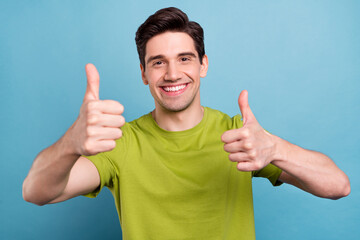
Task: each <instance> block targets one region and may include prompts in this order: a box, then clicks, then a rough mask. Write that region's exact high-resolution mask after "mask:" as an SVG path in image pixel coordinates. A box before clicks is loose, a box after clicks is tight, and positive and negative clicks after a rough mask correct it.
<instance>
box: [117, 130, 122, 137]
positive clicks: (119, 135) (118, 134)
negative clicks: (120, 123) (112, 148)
mask: <svg viewBox="0 0 360 240" xmlns="http://www.w3.org/2000/svg"><path fill="white" fill-rule="evenodd" d="M121 137H122V131H121V129H120V128H117V132H116V138H117V139H118V138H121Z"/></svg>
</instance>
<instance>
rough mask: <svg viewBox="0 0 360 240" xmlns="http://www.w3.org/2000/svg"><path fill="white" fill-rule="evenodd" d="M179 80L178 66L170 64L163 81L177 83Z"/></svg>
mask: <svg viewBox="0 0 360 240" xmlns="http://www.w3.org/2000/svg"><path fill="white" fill-rule="evenodd" d="M179 79H181V71H180V69H179V66H177V65H176V63H174V62H170V63H169V64H168V66H167V69H166V74H165V80H166V81H177V80H179Z"/></svg>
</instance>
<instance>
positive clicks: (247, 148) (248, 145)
mask: <svg viewBox="0 0 360 240" xmlns="http://www.w3.org/2000/svg"><path fill="white" fill-rule="evenodd" d="M244 148H245V149H246V150H251V149H252V148H253V143H252V142H249V141H247V142H245V143H244Z"/></svg>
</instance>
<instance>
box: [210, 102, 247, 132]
mask: <svg viewBox="0 0 360 240" xmlns="http://www.w3.org/2000/svg"><path fill="white" fill-rule="evenodd" d="M205 109H206V111H207V113H208V118H209V121H212V122H215V124H216V125H219V126H223V127H225V128H227V129H234V128H241V127H242V120H241V115H240V114H237V115H235V116H233V117H230V116H229V115H228V114H226V113H223V112H222V111H219V110H216V109H212V108H209V107H205Z"/></svg>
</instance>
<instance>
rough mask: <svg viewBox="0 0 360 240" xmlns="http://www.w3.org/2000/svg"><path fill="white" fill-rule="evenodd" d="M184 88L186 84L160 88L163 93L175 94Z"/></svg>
mask: <svg viewBox="0 0 360 240" xmlns="http://www.w3.org/2000/svg"><path fill="white" fill-rule="evenodd" d="M185 87H186V84H183V85H178V86H171V87H162V89H164V91H165V92H177V91H180V90H182V89H184V88H185Z"/></svg>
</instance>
